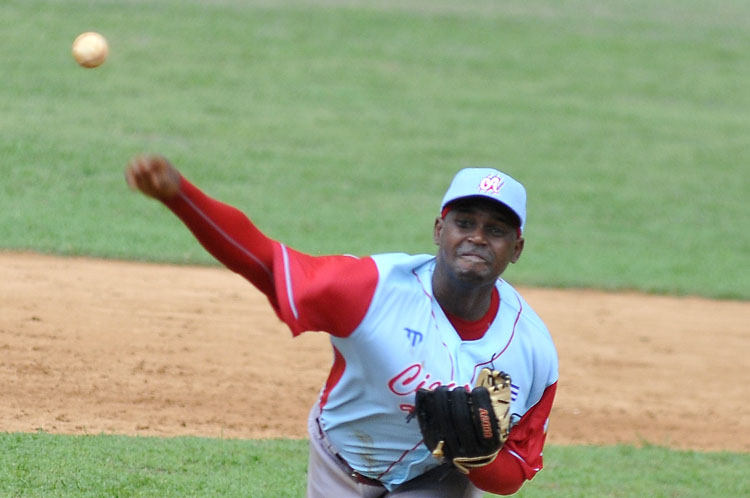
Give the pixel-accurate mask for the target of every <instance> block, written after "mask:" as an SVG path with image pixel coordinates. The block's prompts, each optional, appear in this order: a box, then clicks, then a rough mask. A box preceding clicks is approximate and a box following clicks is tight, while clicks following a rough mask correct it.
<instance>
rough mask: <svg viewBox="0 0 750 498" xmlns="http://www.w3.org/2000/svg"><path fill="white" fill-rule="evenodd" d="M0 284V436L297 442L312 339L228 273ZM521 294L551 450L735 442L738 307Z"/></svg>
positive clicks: (741, 429)
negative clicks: (539, 356) (546, 335)
mask: <svg viewBox="0 0 750 498" xmlns="http://www.w3.org/2000/svg"><path fill="white" fill-rule="evenodd" d="M0 282H1V284H0V303H1V304H0V386H2V387H0V393H2V403H0V431H3V432H15V431H24V432H28V431H37V430H44V431H48V432H55V433H70V434H83V433H88V434H98V433H118V434H131V435H132V434H141V435H156V436H173V435H188V434H189V435H201V436H210V437H233V438H234V437H237V438H256V437H299V438H303V437H306V434H305V431H304V428H305V418H306V416H307V410H308V408H309V407H310V405H311V404H312V402H313V400H314V399H315V397H316V395H317V392H318V390H319V389H320V387H321V386H322V384H323V382H324V380H325V378H326V375H327V373H328V368H329V366H330V363H331V360H332V356H331V352H330V347H329V345H328V341H327V338H326V336H325V335H324V334H304V335H302V336H301V337H298V338H296V339H292V337H291V334H290V333H289V332H288V330H287V329H286V328H285V326H283V325H282V324H281V323H280V322H279V321H278V319H277V318H276V316H275V315H274V314H273V312H272V311H271V309H270V307H269V306H268V304H267V302H266V301H265V298H264V297H263V296H262V295H261V294H259V293H258V292H257V291H256V290H255V289H254V288H253V287H252V286H250V285H249V284H248V283H246V282H245V281H244V280H243V279H242V278H240V277H238V276H237V275H234V274H233V273H231V272H229V271H228V270H225V269H221V268H203V267H200V268H195V267H173V266H163V265H152V264H136V263H126V262H112V261H101V260H92V259H78V258H75V259H61V258H55V257H50V256H40V255H35V254H17V253H0ZM520 290H521V292H522V293H523V294H524V296H525V297H526V299H527V300H528V301H529V303H530V304H531V305H532V306H533V307H534V308H535V309H536V310H537V312H538V313H539V314H540V315H541V316H542V317H543V318H544V319H545V321H546V322H547V325H548V326H549V328H550V330H551V331H552V335H553V337H554V339H555V342H556V344H557V347H558V350H559V354H560V361H561V365H560V383H559V388H558V397H557V402H556V404H555V407H554V409H553V413H552V419H551V422H550V435H549V441H550V442H552V443H556V444H583V443H595V444H609V443H633V444H641V443H651V444H657V445H662V446H669V447H673V448H695V449H706V450H722V449H727V450H734V451H750V405H749V404H748V398H750V388H749V387H748V386H749V385H750V382H749V381H750V378H749V377H748V373H747V372H748V358H749V357H750V302H728V301H711V300H705V299H698V298H671V297H654V296H644V295H639V294H607V293H601V292H593V291H585V290H576V291H564V292H562V291H556V290H547V289H532V288H521V289H520ZM293 371H294V372H296V373H294V374H292V372H293ZM279 393H285V394H284V395H282V396H279ZM279 403H280V404H279Z"/></svg>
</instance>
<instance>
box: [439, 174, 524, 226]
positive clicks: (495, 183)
mask: <svg viewBox="0 0 750 498" xmlns="http://www.w3.org/2000/svg"><path fill="white" fill-rule="evenodd" d="M466 197H486V198H488V199H492V200H494V201H497V202H499V203H500V204H502V205H504V206H506V207H508V208H510V210H511V211H513V212H514V213H515V214H516V216H518V219H519V220H521V226H520V228H521V231H523V227H524V225H525V224H526V189H525V188H524V187H523V185H521V183H519V182H518V181H517V180H515V179H514V178H512V177H510V176H508V175H506V174H505V173H502V172H500V171H498V170H496V169H492V168H465V169H462V170H461V171H459V172H458V173H456V176H455V177H453V181H452V182H451V184H450V187H448V190H447V191H446V192H445V196H443V202H442V203H441V204H440V209H441V210H443V209H445V206H447V205H448V204H450V203H452V202H453V201H457V200H458V199H464V198H466Z"/></svg>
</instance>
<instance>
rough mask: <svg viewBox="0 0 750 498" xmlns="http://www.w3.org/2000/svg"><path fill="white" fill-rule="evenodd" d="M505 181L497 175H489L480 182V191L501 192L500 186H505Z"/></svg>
mask: <svg viewBox="0 0 750 498" xmlns="http://www.w3.org/2000/svg"><path fill="white" fill-rule="evenodd" d="M504 183H505V181H503V179H502V178H500V177H499V176H497V175H489V176H486V177H484V178H483V179H482V181H481V182H479V191H480V192H486V193H488V194H499V193H500V187H502V186H503V184H504Z"/></svg>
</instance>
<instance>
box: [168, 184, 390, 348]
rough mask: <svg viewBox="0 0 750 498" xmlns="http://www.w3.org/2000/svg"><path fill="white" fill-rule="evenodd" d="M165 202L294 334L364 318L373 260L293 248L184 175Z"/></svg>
mask: <svg viewBox="0 0 750 498" xmlns="http://www.w3.org/2000/svg"><path fill="white" fill-rule="evenodd" d="M165 204H166V206H167V207H168V208H169V209H171V210H172V212H174V213H175V214H176V215H177V216H178V217H179V218H180V220H182V222H183V223H185V225H186V226H187V227H188V228H189V229H190V231H191V232H192V233H193V235H195V237H196V239H198V241H199V242H200V243H201V245H202V246H203V247H204V248H205V249H206V250H207V251H208V252H209V253H210V254H211V255H212V256H214V257H215V258H216V259H217V260H218V261H219V262H221V263H222V264H224V265H225V266H226V267H227V268H229V269H230V270H232V271H234V272H236V273H238V274H240V275H242V276H243V277H245V278H246V279H247V280H249V281H250V282H251V283H252V284H253V285H255V286H256V287H257V288H258V289H259V290H260V291H261V292H263V293H264V294H265V295H266V296H267V297H268V300H269V301H270V303H271V305H272V306H273V309H274V311H276V314H277V315H278V316H279V318H281V319H282V320H283V321H284V322H286V323H287V324H288V325H289V327H290V328H291V329H292V332H293V333H294V334H295V335H296V334H299V333H300V332H302V331H305V330H319V331H325V332H330V333H331V334H334V335H338V336H346V335H349V334H350V333H351V332H352V331H353V330H354V329H355V328H356V326H357V325H359V323H360V322H361V321H362V319H363V318H364V315H365V312H366V311H367V308H368V307H369V304H370V299H371V298H372V295H373V294H374V292H375V286H376V285H377V280H378V273H377V268H376V266H375V263H374V261H372V259H370V258H364V259H359V258H354V257H350V256H325V257H313V256H309V255H306V254H303V253H300V252H297V251H294V250H292V249H290V248H288V247H286V246H284V245H283V244H280V243H279V242H277V241H275V240H273V239H270V238H269V237H267V236H266V235H265V234H263V233H262V232H261V231H260V230H258V228H257V227H256V226H255V225H254V224H253V223H252V222H251V221H250V219H249V218H248V217H247V216H246V215H245V214H243V213H242V212H241V211H239V210H238V209H236V208H234V207H232V206H229V205H227V204H224V203H222V202H219V201H217V200H215V199H212V198H211V197H209V196H207V195H206V194H204V193H203V192H201V191H200V190H199V189H198V188H197V187H195V186H194V185H193V184H191V183H190V182H189V181H188V180H186V179H185V178H182V179H181V184H180V192H179V194H178V195H177V196H175V197H174V198H172V199H169V200H168V201H166V202H165Z"/></svg>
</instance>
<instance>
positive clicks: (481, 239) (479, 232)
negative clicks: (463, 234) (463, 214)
mask: <svg viewBox="0 0 750 498" xmlns="http://www.w3.org/2000/svg"><path fill="white" fill-rule="evenodd" d="M467 240H468V241H469V242H471V243H472V244H475V245H478V246H483V245H486V244H487V239H486V238H485V236H484V229H483V227H482V226H477V227H475V228H474V230H473V231H472V232H471V233H470V234H469V236H468V237H467Z"/></svg>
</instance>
